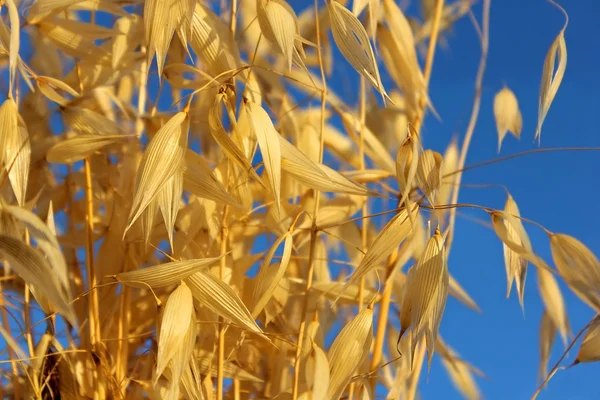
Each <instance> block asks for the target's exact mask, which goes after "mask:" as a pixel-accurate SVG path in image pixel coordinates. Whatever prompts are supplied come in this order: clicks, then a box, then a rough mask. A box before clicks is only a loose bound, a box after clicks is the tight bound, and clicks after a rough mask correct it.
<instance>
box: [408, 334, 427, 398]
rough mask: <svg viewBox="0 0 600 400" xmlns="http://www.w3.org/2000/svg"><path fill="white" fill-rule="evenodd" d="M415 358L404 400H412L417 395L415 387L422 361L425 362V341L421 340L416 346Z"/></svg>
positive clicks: (419, 375)
mask: <svg viewBox="0 0 600 400" xmlns="http://www.w3.org/2000/svg"><path fill="white" fill-rule="evenodd" d="M416 353H417V354H416V357H415V359H414V360H413V362H414V367H413V373H412V376H411V378H410V382H409V384H408V390H407V393H406V400H414V398H415V396H416V394H417V385H418V383H419V378H420V377H421V370H422V369H423V361H424V360H425V339H421V341H420V342H419V344H418V345H417V351H416Z"/></svg>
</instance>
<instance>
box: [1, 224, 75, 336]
mask: <svg viewBox="0 0 600 400" xmlns="http://www.w3.org/2000/svg"><path fill="white" fill-rule="evenodd" d="M0 255H2V257H3V258H4V259H5V260H7V261H8V262H9V263H10V265H11V266H12V268H13V269H14V270H15V272H16V273H17V274H18V275H19V276H21V277H22V278H23V280H24V281H25V282H27V283H29V284H30V285H32V286H34V287H35V288H36V290H37V291H39V292H40V293H42V294H43V295H44V296H45V297H46V298H47V299H48V300H49V301H50V302H51V303H52V305H53V306H54V307H56V310H57V311H58V312H59V313H60V314H62V316H63V317H65V318H66V319H67V320H68V321H69V323H70V324H71V325H73V326H77V318H76V316H75V312H74V310H73V307H72V306H71V304H70V300H71V299H70V298H69V297H68V296H67V294H66V293H65V291H64V290H63V288H62V287H61V284H60V282H59V280H58V278H57V276H56V274H54V273H53V272H52V270H51V268H50V266H49V265H48V263H47V262H46V260H45V259H44V257H43V256H42V254H41V253H40V252H38V251H36V250H35V249H33V248H32V247H29V246H27V245H26V244H25V243H23V242H21V241H20V240H18V239H14V238H11V237H8V236H5V235H0Z"/></svg>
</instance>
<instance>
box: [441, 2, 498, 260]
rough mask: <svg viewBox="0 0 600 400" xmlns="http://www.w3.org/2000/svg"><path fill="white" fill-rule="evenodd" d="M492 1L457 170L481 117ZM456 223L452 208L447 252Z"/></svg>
mask: <svg viewBox="0 0 600 400" xmlns="http://www.w3.org/2000/svg"><path fill="white" fill-rule="evenodd" d="M490 1H491V0H484V2H483V23H482V29H481V32H482V36H481V59H480V60H479V69H478V71H477V77H476V78H475V98H474V100H473V109H472V111H471V118H470V120H469V125H468V127H467V133H466V134H465V141H464V142H463V145H462V148H461V151H460V157H459V159H458V168H457V170H459V171H460V170H461V169H462V168H463V167H464V165H465V161H466V159H467V153H468V151H469V146H470V145H471V139H472V138H473V132H474V131H475V125H476V124H477V119H478V117H479V109H480V107H481V90H482V89H481V87H482V84H483V75H484V73H485V67H486V63H487V54H488V47H489V26H490ZM461 179H462V172H459V173H458V174H457V175H456V178H455V179H454V185H455V188H454V190H453V191H452V201H451V203H456V202H457V201H458V193H459V192H460V182H461ZM455 223H456V209H452V210H450V218H449V221H448V227H449V228H450V231H449V232H448V238H447V240H446V252H447V253H446V254H450V249H451V247H452V241H453V240H454V228H455Z"/></svg>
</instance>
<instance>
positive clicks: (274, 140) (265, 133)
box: [244, 101, 281, 214]
mask: <svg viewBox="0 0 600 400" xmlns="http://www.w3.org/2000/svg"><path fill="white" fill-rule="evenodd" d="M244 107H245V110H246V112H248V116H249V117H250V122H251V126H252V130H253V132H254V134H255V135H256V139H257V140H258V146H259V147H260V151H261V154H262V157H263V162H264V164H265V169H266V171H267V175H268V177H269V184H270V186H271V190H272V191H273V197H274V200H275V206H276V209H277V213H278V214H280V213H281V148H280V146H279V136H280V135H279V133H278V132H277V130H275V127H274V126H273V121H271V118H270V117H269V114H267V112H266V111H265V110H264V109H263V108H262V107H261V106H259V105H258V104H255V103H253V102H251V101H246V102H245V103H244Z"/></svg>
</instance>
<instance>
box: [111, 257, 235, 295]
mask: <svg viewBox="0 0 600 400" xmlns="http://www.w3.org/2000/svg"><path fill="white" fill-rule="evenodd" d="M222 257H225V256H222ZM222 257H213V258H198V259H194V260H185V261H173V262H168V263H164V264H159V265H154V266H151V267H147V268H142V269H138V270H136V271H128V272H122V273H120V274H117V275H116V278H117V280H118V281H119V282H122V283H123V284H126V285H127V286H132V287H139V288H147V287H148V286H150V287H151V288H160V287H166V286H171V285H174V284H176V283H177V282H179V281H182V280H184V279H185V278H188V277H190V276H191V275H193V274H195V273H196V272H198V271H201V270H203V269H206V268H208V267H210V266H211V265H213V264H215V263H217V262H218V261H219V260H220V259H221V258H222Z"/></svg>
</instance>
